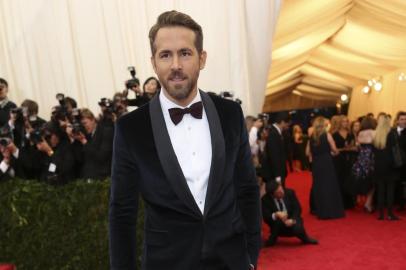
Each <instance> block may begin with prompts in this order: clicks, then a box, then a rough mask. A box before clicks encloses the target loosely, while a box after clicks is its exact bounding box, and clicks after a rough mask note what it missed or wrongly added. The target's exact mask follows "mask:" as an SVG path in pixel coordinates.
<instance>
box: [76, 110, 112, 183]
mask: <svg viewBox="0 0 406 270" xmlns="http://www.w3.org/2000/svg"><path fill="white" fill-rule="evenodd" d="M81 123H82V126H83V127H84V130H85V133H86V134H84V133H83V132H79V133H78V134H77V135H75V139H76V140H77V141H79V142H80V143H81V144H82V156H81V159H80V161H81V164H82V168H81V173H80V177H81V178H83V179H100V180H101V179H105V178H107V177H109V176H110V170H111V157H112V152H113V136H114V127H113V126H112V125H106V124H103V123H97V121H96V118H95V117H94V115H93V113H92V112H91V111H90V110H89V109H82V111H81Z"/></svg>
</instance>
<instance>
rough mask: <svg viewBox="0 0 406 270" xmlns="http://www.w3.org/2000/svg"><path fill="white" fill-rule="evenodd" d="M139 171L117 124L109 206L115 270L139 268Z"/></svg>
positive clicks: (111, 246)
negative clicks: (137, 263)
mask: <svg viewBox="0 0 406 270" xmlns="http://www.w3.org/2000/svg"><path fill="white" fill-rule="evenodd" d="M138 177H139V174H138V169H137V167H136V165H135V161H134V159H133V157H132V155H131V152H130V150H129V147H128V145H127V144H126V141H125V138H124V132H123V127H122V123H121V121H118V122H117V125H116V129H115V137H114V146H113V163H112V177H111V192H110V205H109V248H110V268H111V269H112V270H124V269H126V270H127V269H136V258H137V256H136V242H137V241H136V224H137V210H138V193H139V191H138V183H137V182H138V181H137V178H138Z"/></svg>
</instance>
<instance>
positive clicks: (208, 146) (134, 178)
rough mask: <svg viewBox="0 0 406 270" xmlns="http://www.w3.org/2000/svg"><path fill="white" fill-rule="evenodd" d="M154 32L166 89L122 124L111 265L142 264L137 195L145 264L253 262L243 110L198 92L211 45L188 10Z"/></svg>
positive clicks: (255, 242)
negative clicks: (141, 206)
mask: <svg viewBox="0 0 406 270" xmlns="http://www.w3.org/2000/svg"><path fill="white" fill-rule="evenodd" d="M149 38H150V44H151V51H152V56H151V62H152V65H153V68H154V70H155V73H156V74H157V76H158V78H159V81H160V82H161V83H162V89H161V91H160V92H159V93H157V94H156V95H155V97H154V98H153V99H152V100H151V101H150V102H149V103H147V104H145V105H144V106H142V107H140V108H138V110H135V111H133V112H131V113H128V114H126V115H124V116H122V117H121V118H119V119H118V121H117V123H116V129H115V138H114V147H113V165H112V186H111V197H110V212H109V219H110V225H109V226H110V264H111V269H135V268H136V266H135V265H136V258H137V256H138V255H137V254H136V250H135V247H136V220H137V208H138V197H139V194H141V195H142V198H143V200H144V202H145V205H146V207H145V208H146V212H145V231H144V237H145V238H144V247H143V254H142V269H147V270H160V269H165V270H166V269H168V268H170V269H176V270H183V269H185V270H189V269H198V270H200V269H207V270H226V269H228V270H247V269H254V266H255V264H256V262H257V259H258V254H259V249H260V245H261V235H260V231H261V218H260V210H261V209H260V202H259V188H258V185H257V181H256V177H255V170H254V168H253V165H252V162H251V153H250V148H249V142H248V135H247V131H246V128H245V124H244V117H243V113H242V110H241V107H240V106H239V105H238V104H237V103H235V102H234V101H230V100H226V99H222V98H220V97H215V96H209V95H208V94H206V93H205V92H203V91H201V90H198V88H197V80H198V77H199V72H200V70H201V69H203V68H204V66H205V61H206V52H205V51H204V50H203V35H202V30H201V27H200V26H199V25H198V24H197V23H196V22H195V21H194V20H193V19H192V18H191V17H189V16H188V15H186V14H183V13H180V12H177V11H169V12H165V13H163V14H161V15H160V16H159V17H158V20H157V22H156V24H155V25H154V26H153V27H152V28H151V30H150V33H149ZM135 126H137V127H142V128H134V127H135Z"/></svg>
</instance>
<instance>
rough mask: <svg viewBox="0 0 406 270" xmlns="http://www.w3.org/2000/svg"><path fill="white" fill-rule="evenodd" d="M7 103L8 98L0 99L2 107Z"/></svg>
mask: <svg viewBox="0 0 406 270" xmlns="http://www.w3.org/2000/svg"><path fill="white" fill-rule="evenodd" d="M7 103H8V98H7V97H6V98H4V99H3V100H2V101H0V107H1V108H4V107H5V106H6V105H7Z"/></svg>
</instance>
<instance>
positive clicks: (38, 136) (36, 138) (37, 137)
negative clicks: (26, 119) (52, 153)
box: [30, 129, 43, 144]
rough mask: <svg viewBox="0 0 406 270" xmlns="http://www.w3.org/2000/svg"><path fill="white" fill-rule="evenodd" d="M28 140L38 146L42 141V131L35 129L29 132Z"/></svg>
mask: <svg viewBox="0 0 406 270" xmlns="http://www.w3.org/2000/svg"><path fill="white" fill-rule="evenodd" d="M30 140H31V142H32V143H33V144H39V143H40V142H42V141H43V138H42V130H40V129H36V130H34V131H31V132H30Z"/></svg>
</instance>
